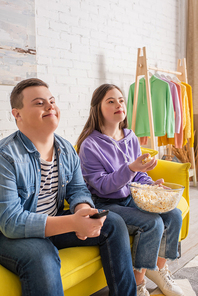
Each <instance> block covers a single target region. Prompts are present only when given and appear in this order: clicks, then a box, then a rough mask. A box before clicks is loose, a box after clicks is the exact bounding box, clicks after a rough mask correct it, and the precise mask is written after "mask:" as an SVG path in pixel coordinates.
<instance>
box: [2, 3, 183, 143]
mask: <svg viewBox="0 0 198 296" xmlns="http://www.w3.org/2000/svg"><path fill="white" fill-rule="evenodd" d="M16 1H18V0H16ZM182 2H183V1H181V2H180V1H179V0H164V1H156V0H133V1H132V0H108V1H107V0H42V1H40V0H35V15H36V51H37V55H36V58H37V77H38V78H40V79H43V80H44V81H46V82H47V83H48V84H49V86H50V90H51V91H52V93H53V94H54V96H55V97H56V99H57V101H58V105H59V107H60V109H61V114H62V117H61V122H60V126H59V128H58V129H57V133H59V134H60V135H62V136H63V137H66V138H67V139H68V140H69V141H70V142H71V143H72V144H74V143H75V141H76V139H77V137H78V135H79V133H80V132H81V130H82V127H83V125H84V124H85V122H86V119H87V116H88V113H89V104H90V100H91V95H92V92H93V91H94V89H95V88H96V87H98V86H99V85H100V84H101V83H105V82H107V83H114V84H117V85H118V86H119V87H120V88H121V89H122V90H123V92H124V95H125V96H126V98H127V95H128V89H129V86H130V84H131V83H133V82H134V79H135V70H136V58H137V48H138V47H143V46H146V48H147V58H148V63H149V65H151V66H157V67H159V68H166V69H172V70H176V67H177V58H181V56H180V54H181V53H182V52H185V44H182V42H181V38H180V37H181V34H182V28H181V25H180V24H181V20H180V18H181V9H182V8H183V6H182ZM0 38H1V37H0ZM182 57H183V56H182ZM0 91H1V86H0ZM8 91H9V90H8ZM0 94H1V93H0ZM2 98H3V97H2ZM2 100H3V101H5V100H6V98H3V99H2ZM0 118H1V117H0ZM14 125H15V124H14V122H13V127H14V128H15V126H14ZM12 130H13V128H11V127H10V122H9V120H8V118H7V117H6V118H5V116H4V117H3V119H2V120H0V137H1V135H2V134H5V133H9V132H11V131H12Z"/></svg>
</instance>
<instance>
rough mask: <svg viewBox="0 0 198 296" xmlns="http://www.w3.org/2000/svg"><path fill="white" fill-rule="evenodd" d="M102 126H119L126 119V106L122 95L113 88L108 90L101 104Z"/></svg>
mask: <svg viewBox="0 0 198 296" xmlns="http://www.w3.org/2000/svg"><path fill="white" fill-rule="evenodd" d="M101 111H102V115H103V117H104V125H107V124H108V125H109V124H119V123H120V122H122V121H123V120H124V119H125V117H126V105H125V101H124V98H123V95H122V93H121V92H120V91H119V90H118V89H117V88H113V89H111V90H109V91H108V92H107V93H106V95H105V96H104V98H103V99H102V102H101Z"/></svg>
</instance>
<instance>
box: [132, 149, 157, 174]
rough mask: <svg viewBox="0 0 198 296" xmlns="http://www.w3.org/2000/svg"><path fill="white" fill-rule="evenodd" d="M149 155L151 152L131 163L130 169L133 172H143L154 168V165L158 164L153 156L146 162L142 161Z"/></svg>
mask: <svg viewBox="0 0 198 296" xmlns="http://www.w3.org/2000/svg"><path fill="white" fill-rule="evenodd" d="M148 156H149V153H146V154H143V155H141V156H139V157H138V158H137V159H136V160H135V161H134V162H132V163H130V164H129V169H130V170H131V171H133V172H143V173H145V172H147V171H151V170H152V169H154V167H156V165H157V160H156V159H154V158H153V159H152V160H151V161H149V162H147V163H145V164H143V163H142V160H143V159H144V158H146V157H148Z"/></svg>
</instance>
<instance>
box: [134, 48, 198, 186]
mask: <svg viewBox="0 0 198 296" xmlns="http://www.w3.org/2000/svg"><path fill="white" fill-rule="evenodd" d="M142 51H143V55H141V52H142ZM149 70H154V71H160V72H166V73H170V74H174V75H176V76H177V78H178V79H179V80H180V81H183V82H185V83H188V79H187V68H186V59H185V58H183V59H178V62H177V71H171V70H165V69H160V68H156V67H150V66H148V65H147V57H146V47H143V48H142V49H141V48H138V54H137V67H136V78H135V92H134V101H133V114H132V125H131V128H132V130H133V131H134V132H135V123H136V114H137V101H138V92H139V80H140V76H142V75H144V76H145V82H146V96H147V105H148V115H149V127H150V137H151V148H152V149H157V145H156V139H155V133H154V124H153V111H152V102H151V90H150V83H149ZM169 148H170V147H169ZM189 150H190V155H191V169H190V171H189V175H190V177H193V185H194V186H196V184H197V179H196V169H195V156H194V149H193V147H189Z"/></svg>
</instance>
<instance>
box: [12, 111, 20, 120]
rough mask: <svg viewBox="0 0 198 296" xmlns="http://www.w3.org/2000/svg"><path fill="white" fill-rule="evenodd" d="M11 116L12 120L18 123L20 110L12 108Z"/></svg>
mask: <svg viewBox="0 0 198 296" xmlns="http://www.w3.org/2000/svg"><path fill="white" fill-rule="evenodd" d="M12 115H13V116H14V118H15V119H16V121H18V120H19V119H20V118H21V115H20V110H19V109H16V108H13V109H12Z"/></svg>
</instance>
